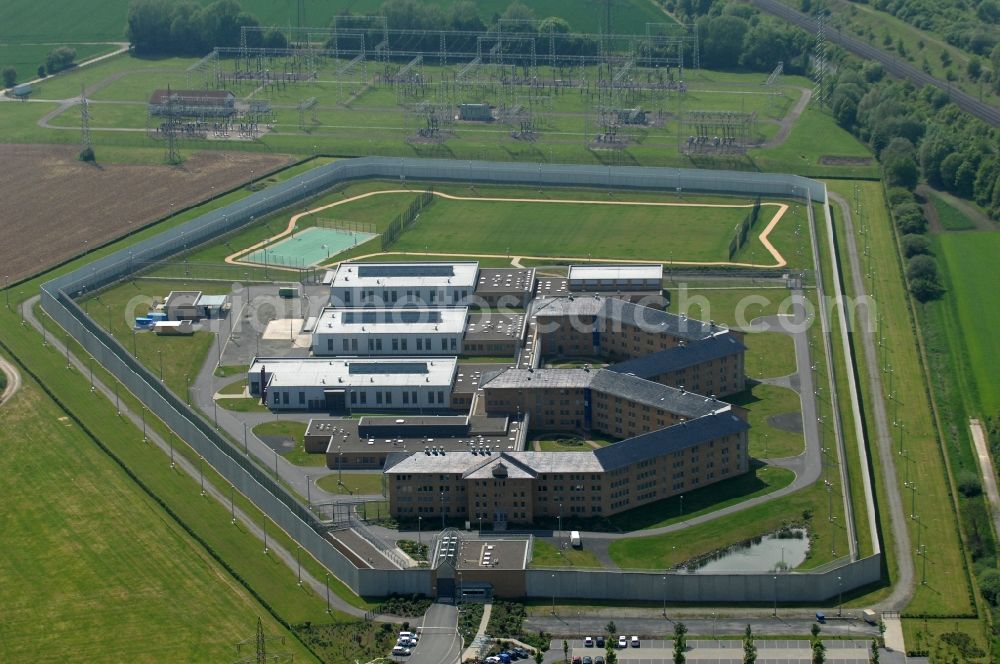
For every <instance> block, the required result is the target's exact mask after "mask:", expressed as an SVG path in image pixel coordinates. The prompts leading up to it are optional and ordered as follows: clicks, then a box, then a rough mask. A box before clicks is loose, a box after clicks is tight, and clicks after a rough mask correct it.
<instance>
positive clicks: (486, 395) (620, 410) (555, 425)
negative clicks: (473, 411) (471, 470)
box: [482, 369, 742, 438]
mask: <svg viewBox="0 0 1000 664" xmlns="http://www.w3.org/2000/svg"><path fill="white" fill-rule="evenodd" d="M482 391H483V400H484V402H485V408H486V412H487V413H489V414H491V415H494V416H495V415H500V414H507V415H515V416H518V417H519V416H521V415H526V416H528V417H529V418H530V422H531V426H532V427H534V428H535V429H540V430H546V431H581V430H583V431H599V432H601V433H604V434H608V435H610V436H613V437H616V438H627V437H631V436H636V435H639V434H641V433H644V432H647V431H651V430H654V429H662V428H664V427H668V426H672V425H674V424H677V423H679V422H683V421H686V420H692V419H696V418H699V417H704V416H705V415H708V414H710V413H712V412H715V411H717V410H719V409H731V408H732V407H731V406H730V405H729V404H726V403H723V402H721V401H717V400H716V399H713V398H711V397H706V396H703V395H700V394H695V393H694V392H689V391H687V390H681V389H677V388H674V387H668V386H666V385H662V384H660V383H654V382H652V381H649V380H646V379H644V378H639V377H638V376H634V375H631V374H623V373H615V372H614V371H609V370H607V369H597V370H591V369H504V370H502V371H500V372H498V373H496V374H494V375H492V376H488V377H486V378H485V379H484V380H483V383H482ZM737 413H738V414H742V409H738V410H737Z"/></svg>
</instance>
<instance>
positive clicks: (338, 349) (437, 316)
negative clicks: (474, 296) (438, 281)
mask: <svg viewBox="0 0 1000 664" xmlns="http://www.w3.org/2000/svg"><path fill="white" fill-rule="evenodd" d="M468 319H469V310H468V308H467V307H445V308H441V307H438V308H433V309H431V308H425V307H397V308H392V309H384V308H364V309H360V308H354V309H334V308H331V307H328V308H325V309H323V311H322V313H321V314H320V315H319V317H318V320H317V321H316V326H315V328H314V329H313V335H312V351H313V355H317V356H333V355H355V356H385V355H409V356H414V355H459V354H461V353H462V339H463V337H464V335H465V329H466V325H467V321H468Z"/></svg>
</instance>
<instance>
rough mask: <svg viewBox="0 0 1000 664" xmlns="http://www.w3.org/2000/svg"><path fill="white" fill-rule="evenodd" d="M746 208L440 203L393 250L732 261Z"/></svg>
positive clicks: (423, 214)
mask: <svg viewBox="0 0 1000 664" xmlns="http://www.w3.org/2000/svg"><path fill="white" fill-rule="evenodd" d="M536 195H537V193H536ZM763 210H764V211H765V214H766V213H767V212H769V211H772V210H773V208H772V207H765V208H763ZM747 211H748V208H742V207H738V208H711V207H655V206H642V205H638V206H616V205H587V204H576V203H565V204H563V203H521V202H492V201H451V200H435V202H434V204H433V205H431V206H430V207H429V208H427V209H425V210H424V212H423V213H421V215H420V219H419V220H418V221H417V223H416V224H414V225H413V226H412V227H411V228H410V230H409V231H407V232H406V233H404V234H403V235H402V236H401V237H400V239H399V241H398V242H396V244H395V245H393V250H394V251H411V252H419V251H424V252H426V251H428V250H432V251H439V252H442V253H448V252H462V253H483V254H495V253H509V254H512V255H527V256H566V257H584V256H590V255H598V256H602V257H605V258H621V259H625V260H632V259H643V260H659V261H666V260H670V259H675V260H690V261H725V260H727V259H728V251H727V250H728V247H729V242H730V241H731V240H732V237H733V229H734V228H735V227H736V225H737V224H739V223H740V221H742V219H743V218H744V217H745V216H746V214H747ZM681 238H683V242H682V243H680V239H681ZM679 244H680V246H679ZM681 247H683V248H681Z"/></svg>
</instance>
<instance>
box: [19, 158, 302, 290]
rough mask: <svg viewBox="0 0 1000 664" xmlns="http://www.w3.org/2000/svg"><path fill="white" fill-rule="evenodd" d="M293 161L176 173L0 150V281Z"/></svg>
mask: <svg viewBox="0 0 1000 664" xmlns="http://www.w3.org/2000/svg"><path fill="white" fill-rule="evenodd" d="M97 156H98V158H100V148H99V147H98V150H97ZM291 161H292V159H291V157H288V156H287V155H270V154H253V153H241V152H207V151H206V152H197V153H193V154H190V156H189V157H188V159H187V161H186V162H185V163H183V164H182V165H180V166H177V167H170V166H149V165H139V164H98V165H96V166H94V165H89V164H84V163H82V162H80V161H77V160H76V149H75V148H73V147H66V146H47V145H46V146H42V145H0V164H3V177H2V178H0V201H2V208H0V238H2V239H0V278H3V277H9V278H10V281H11V282H14V281H17V280H18V279H21V278H24V277H27V276H30V275H32V274H35V273H37V272H40V271H41V270H43V269H45V268H47V267H50V266H52V265H55V264H57V263H59V262H61V261H63V260H65V259H67V258H70V257H71V256H74V255H76V254H79V253H81V252H83V251H84V250H85V249H90V248H93V247H95V246H99V245H101V244H104V243H105V242H107V241H109V240H112V239H114V238H116V237H119V236H121V235H124V234H125V233H127V232H129V231H130V230H134V229H136V228H139V227H140V226H143V225H145V224H148V223H150V222H152V221H154V220H156V219H158V218H160V217H162V216H164V215H166V214H168V213H169V212H170V210H171V209H172V208H173V209H180V208H183V207H186V206H188V205H190V204H192V203H195V202H197V201H201V200H204V199H207V198H210V197H211V196H212V194H213V192H220V191H225V190H226V189H229V188H232V187H234V186H236V185H238V184H239V183H241V182H244V181H247V180H249V179H250V169H253V170H254V173H255V176H257V177H259V176H260V174H262V173H265V172H269V171H271V170H274V169H275V168H278V167H280V166H283V165H286V164H288V163H291ZM213 188H214V189H213ZM85 243H86V244H85ZM0 286H2V282H0Z"/></svg>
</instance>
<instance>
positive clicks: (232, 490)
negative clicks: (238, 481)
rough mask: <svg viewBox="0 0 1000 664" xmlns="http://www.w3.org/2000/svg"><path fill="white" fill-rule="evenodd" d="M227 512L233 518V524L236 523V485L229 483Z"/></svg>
mask: <svg viewBox="0 0 1000 664" xmlns="http://www.w3.org/2000/svg"><path fill="white" fill-rule="evenodd" d="M229 514H230V516H231V517H232V519H233V525H234V526H235V525H236V487H235V486H234V485H232V484H230V485H229Z"/></svg>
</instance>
